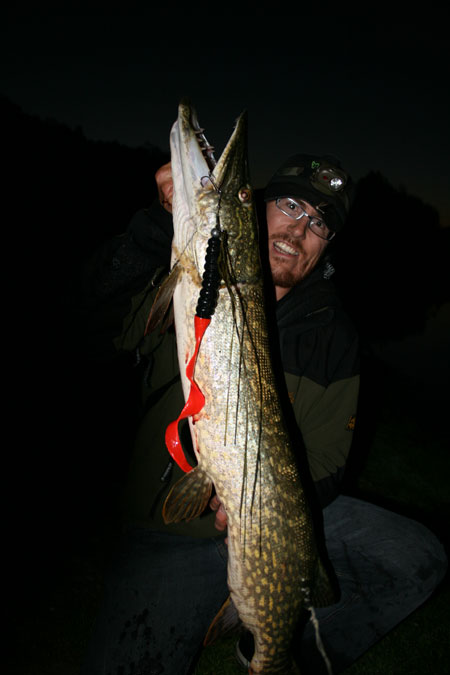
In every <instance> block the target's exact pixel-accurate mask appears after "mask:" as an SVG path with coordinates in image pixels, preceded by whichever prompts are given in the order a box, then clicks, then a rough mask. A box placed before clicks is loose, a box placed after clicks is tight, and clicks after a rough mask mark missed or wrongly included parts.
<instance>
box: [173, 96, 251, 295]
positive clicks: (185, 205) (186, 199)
mask: <svg viewBox="0 0 450 675" xmlns="http://www.w3.org/2000/svg"><path fill="white" fill-rule="evenodd" d="M170 146H171V165H172V176H173V183H174V199H173V220H174V239H173V246H172V264H174V263H175V261H178V260H179V259H180V258H183V266H184V267H189V266H192V265H194V266H195V268H196V270H197V273H198V275H199V277H201V276H202V272H203V265H204V259H205V251H206V245H207V242H208V239H209V238H210V237H211V232H212V231H213V230H215V231H217V230H219V231H220V233H221V239H222V245H223V248H224V250H225V251H226V255H225V256H222V263H221V265H222V268H223V274H224V275H225V274H226V275H227V276H228V277H231V279H232V283H239V282H248V281H249V280H250V279H251V278H253V277H255V275H256V276H259V275H260V261H259V248H258V226H257V220H256V209H255V204H254V199H253V191H252V187H251V185H250V178H249V167H248V158H247V113H246V112H243V113H242V114H241V115H240V116H239V117H238V119H237V121H236V124H235V127H234V130H233V132H232V134H231V137H230V139H229V140H228V143H227V144H226V147H225V149H224V150H223V152H222V154H221V156H220V158H219V159H218V161H216V159H215V157H214V154H213V150H214V148H213V147H212V146H211V145H210V144H209V143H208V141H207V139H206V136H205V135H204V130H203V129H202V128H201V127H200V125H199V123H198V119H197V114H196V111H195V109H194V108H193V106H192V105H191V104H190V102H189V101H187V100H183V101H181V103H180V104H179V107H178V118H177V120H176V122H175V123H174V125H173V127H172V131H171V136H170ZM225 268H226V269H227V271H225Z"/></svg>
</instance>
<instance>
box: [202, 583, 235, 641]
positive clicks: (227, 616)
mask: <svg viewBox="0 0 450 675" xmlns="http://www.w3.org/2000/svg"><path fill="white" fill-rule="evenodd" d="M241 626H242V622H241V620H240V618H239V614H238V612H237V609H236V607H235V606H234V603H233V601H232V599H231V596H230V595H229V596H228V598H227V599H226V600H225V602H224V604H223V605H222V607H221V609H220V610H219V612H218V614H217V615H216V617H215V618H214V620H213V622H212V623H211V625H210V627H209V628H208V632H207V633H206V636H205V639H204V640H203V645H204V646H205V647H207V646H208V645H211V644H212V643H213V642H215V641H216V640H217V639H218V638H219V637H222V636H224V635H227V634H228V633H231V632H233V631H235V630H237V629H238V628H240V627H241Z"/></svg>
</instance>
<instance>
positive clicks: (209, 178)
mask: <svg viewBox="0 0 450 675" xmlns="http://www.w3.org/2000/svg"><path fill="white" fill-rule="evenodd" d="M208 181H209V182H210V183H211V185H212V186H213V188H214V190H215V191H216V192H217V194H218V195H221V194H222V190H221V189H220V187H219V186H218V185H217V183H216V182H215V181H214V180H213V179H212V176H211V174H209V175H208V176H202V177H201V178H200V183H201V186H202V187H203V188H204V187H206V185H207V183H208Z"/></svg>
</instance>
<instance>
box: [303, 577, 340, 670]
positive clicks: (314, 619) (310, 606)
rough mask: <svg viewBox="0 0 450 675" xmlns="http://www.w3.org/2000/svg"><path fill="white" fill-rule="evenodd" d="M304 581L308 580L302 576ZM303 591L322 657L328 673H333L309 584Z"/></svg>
mask: <svg viewBox="0 0 450 675" xmlns="http://www.w3.org/2000/svg"><path fill="white" fill-rule="evenodd" d="M302 581H303V583H305V582H306V580H305V579H304V578H302ZM302 592H303V597H304V601H305V608H306V609H307V610H308V611H309V613H310V617H309V620H310V621H311V623H312V625H313V627H314V634H315V638H316V646H317V649H318V650H319V653H320V655H321V657H322V658H323V660H324V662H325V665H326V668H327V672H328V675H333V669H332V667H331V662H330V659H329V658H328V656H327V653H326V651H325V647H324V644H323V642H322V638H321V637H320V630H319V620H318V619H317V616H316V611H315V609H314V607H313V604H312V602H311V594H310V589H309V587H308V586H305V587H303V588H302Z"/></svg>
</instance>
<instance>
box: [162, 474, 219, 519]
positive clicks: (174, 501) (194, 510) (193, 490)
mask: <svg viewBox="0 0 450 675" xmlns="http://www.w3.org/2000/svg"><path fill="white" fill-rule="evenodd" d="M211 493H212V481H211V479H210V478H209V477H208V476H207V474H206V473H205V472H204V471H203V469H201V468H200V467H199V466H196V467H195V469H192V471H189V473H187V474H186V475H184V476H183V477H182V478H180V480H179V481H177V482H176V483H175V485H174V486H173V487H172V489H171V491H170V492H169V494H168V495H167V498H166V501H165V502H164V506H163V510H162V514H163V518H164V521H165V522H166V523H179V522H180V520H186V521H189V520H192V519H193V518H196V517H197V516H199V515H200V514H201V513H202V512H203V511H204V510H205V508H206V506H207V505H208V502H209V499H210V497H211Z"/></svg>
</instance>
